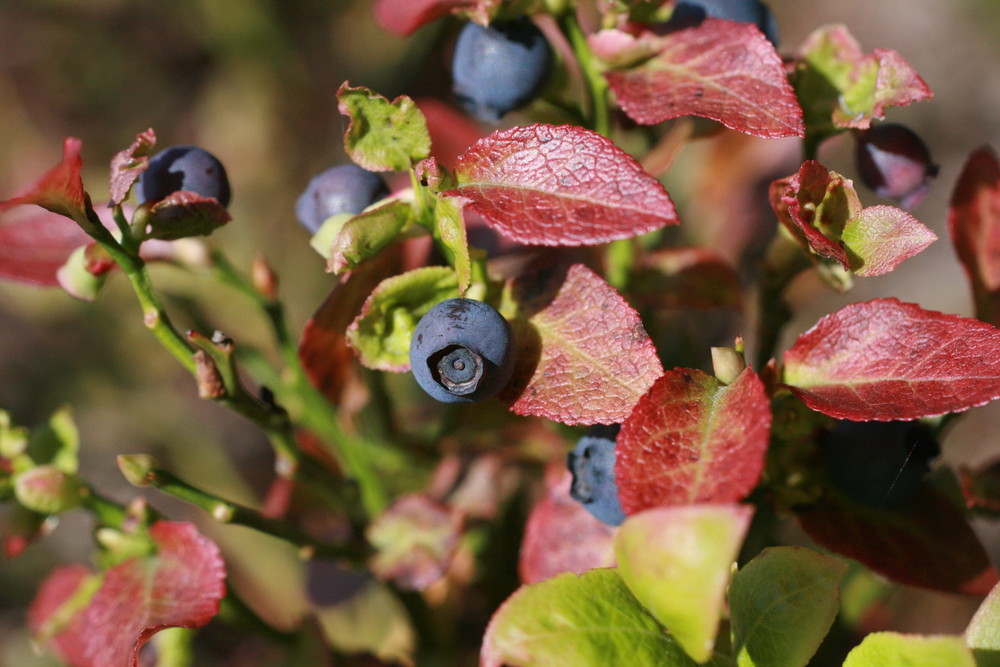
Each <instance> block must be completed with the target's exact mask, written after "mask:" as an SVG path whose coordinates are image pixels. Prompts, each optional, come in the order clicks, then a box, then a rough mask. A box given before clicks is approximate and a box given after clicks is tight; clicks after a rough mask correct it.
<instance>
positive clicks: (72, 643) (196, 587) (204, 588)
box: [29, 521, 226, 667]
mask: <svg viewBox="0 0 1000 667" xmlns="http://www.w3.org/2000/svg"><path fill="white" fill-rule="evenodd" d="M149 534H150V537H151V538H152V541H153V543H154V544H155V545H156V546H157V552H156V554H155V555H152V556H149V557H146V558H132V559H129V560H127V561H125V562H123V563H121V564H119V565H116V566H115V567H113V568H111V569H110V570H108V571H107V572H106V573H105V574H104V579H103V581H102V582H101V585H100V588H99V589H98V590H97V592H96V593H94V595H93V597H91V598H90V601H89V603H87V604H86V606H85V607H82V608H81V609H80V611H79V612H78V613H76V614H74V615H73V616H72V617H71V619H68V623H67V624H66V625H65V627H62V628H59V629H57V632H56V635H55V637H54V638H53V643H54V644H55V646H56V647H57V649H58V650H59V651H60V652H61V653H63V654H64V656H65V657H66V658H67V659H69V660H71V661H72V663H73V664H74V665H81V666H88V667H112V666H114V665H131V666H132V667H135V665H136V664H137V663H138V656H139V649H140V648H142V645H143V644H145V643H146V642H147V641H149V639H150V637H152V636H153V635H154V634H156V633H157V632H159V631H160V630H163V629H165V628H171V627H183V628H196V627H200V626H202V625H205V624H206V623H208V622H209V621H210V620H211V619H212V618H213V617H214V616H215V615H216V614H218V612H219V602H220V601H221V600H222V597H223V596H224V595H225V576H226V573H225V565H224V564H223V562H222V556H221V555H220V553H219V549H218V547H217V546H215V544H213V543H212V542H211V541H210V540H208V539H207V538H205V537H203V536H201V535H199V534H198V532H197V530H196V529H195V527H194V526H193V525H191V524H188V523H174V522H168V521H158V522H156V523H155V524H153V525H152V526H151V527H150V529H149ZM85 574H86V572H81V569H74V570H72V571H65V570H57V571H56V572H55V573H54V574H53V575H52V576H51V577H50V579H49V580H48V581H47V582H46V583H45V584H43V585H42V589H41V591H40V593H39V596H38V597H36V599H35V601H34V603H33V604H32V607H31V610H30V612H29V617H30V618H31V619H32V621H31V626H32V631H33V632H36V633H37V632H38V631H39V630H40V629H42V626H43V625H44V624H45V623H46V622H47V621H48V620H50V619H51V618H52V615H53V614H54V613H55V612H56V611H57V610H58V608H59V607H60V606H61V603H62V602H65V601H66V599H67V598H69V597H70V596H71V595H72V594H73V593H74V592H76V590H77V586H78V585H79V583H80V582H82V580H83V578H84V575H85ZM74 582H75V584H76V585H74Z"/></svg>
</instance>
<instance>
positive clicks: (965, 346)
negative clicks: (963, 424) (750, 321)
mask: <svg viewBox="0 0 1000 667" xmlns="http://www.w3.org/2000/svg"><path fill="white" fill-rule="evenodd" d="M784 382H785V383H786V384H788V385H789V386H790V387H791V389H792V391H793V392H795V394H796V395H797V396H798V397H799V398H801V399H802V401H803V402H804V403H805V404H806V405H808V406H809V407H810V408H812V409H813V410H816V411H818V412H822V413H823V414H825V415H829V416H831V417H836V418H837V419H851V420H853V421H872V420H877V421H892V420H897V419H902V420H906V419H917V418H919V417H931V416H936V415H941V414H945V413H947V412H961V411H962V410H968V409H969V408H971V407H975V406H977V405H983V404H984V403H988V402H989V401H992V400H994V399H996V398H1000V331H998V330H997V329H995V328H993V327H992V326H990V325H988V324H984V323H983V322H980V321H979V320H975V319H972V318H967V317H958V316H957V315H947V314H944V313H938V312H934V311H929V310H924V309H922V308H921V307H920V306H917V305H915V304H912V303H902V302H900V301H899V300H897V299H874V300H872V301H868V302H866V303H856V304H853V305H850V306H847V307H845V308H842V309H841V310H839V311H837V312H836V313H832V314H830V315H827V316H825V317H823V318H822V319H821V320H820V321H819V322H818V323H816V325H815V326H814V327H813V328H812V329H810V330H809V331H807V332H805V333H804V334H802V335H801V336H799V338H798V340H796V341H795V344H794V345H793V346H792V347H791V349H789V350H788V351H787V352H785V356H784Z"/></svg>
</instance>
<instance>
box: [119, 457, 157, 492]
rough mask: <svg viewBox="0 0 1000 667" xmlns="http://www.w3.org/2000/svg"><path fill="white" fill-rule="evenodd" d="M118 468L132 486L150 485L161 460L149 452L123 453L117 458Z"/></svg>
mask: <svg viewBox="0 0 1000 667" xmlns="http://www.w3.org/2000/svg"><path fill="white" fill-rule="evenodd" d="M117 462H118V470H120V471H121V473H122V475H123V476H124V477H125V479H127V480H128V483H129V484H131V485H132V486H139V487H144V486H150V485H151V484H152V483H153V475H154V471H155V470H156V468H157V467H159V462H158V461H157V460H156V459H155V458H153V457H152V456H150V455H149V454H122V455H120V456H119V457H118V459H117Z"/></svg>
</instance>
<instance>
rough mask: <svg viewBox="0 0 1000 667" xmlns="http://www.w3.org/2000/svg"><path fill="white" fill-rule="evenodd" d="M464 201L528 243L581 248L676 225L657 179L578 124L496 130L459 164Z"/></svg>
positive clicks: (457, 191)
mask: <svg viewBox="0 0 1000 667" xmlns="http://www.w3.org/2000/svg"><path fill="white" fill-rule="evenodd" d="M456 175H457V177H458V182H459V185H458V187H457V188H455V189H453V190H449V191H447V192H445V193H444V194H445V195H448V196H453V197H462V198H463V199H465V200H466V202H467V203H466V206H467V207H468V208H469V209H470V210H472V211H474V212H475V213H478V214H479V215H481V216H482V217H483V219H484V220H485V221H486V222H487V223H488V224H489V225H490V226H491V227H493V228H494V229H496V230H497V231H499V232H500V233H501V234H504V235H505V236H508V237H510V238H511V239H513V240H515V241H517V242H519V243H526V244H536V245H550V246H579V245H595V244H599V243H607V242H608V241H615V240H618V239H625V238H631V237H633V236H637V235H639V234H644V233H646V232H650V231H653V230H654V229H659V228H661V227H663V226H665V225H673V224H677V222H678V220H677V213H676V211H675V210H674V204H673V202H672V201H671V199H670V196H669V195H668V194H667V192H666V190H664V189H663V186H662V185H660V183H659V181H657V180H656V179H654V178H653V177H652V176H650V175H649V174H647V173H646V172H645V171H643V169H642V167H641V166H640V165H639V163H637V162H636V161H635V160H634V159H633V158H632V157H631V156H630V155H629V154H628V153H626V152H625V151H623V150H622V149H621V148H619V147H618V146H616V145H615V144H614V143H613V142H612V141H611V140H609V139H607V138H605V137H602V136H601V135H599V134H597V133H596V132H592V131H590V130H587V129H584V128H582V127H578V126H575V125H545V124H541V123H539V124H535V125H529V126H527V127H515V128H511V129H509V130H502V131H498V132H494V133H493V134H491V135H490V136H488V137H486V138H485V139H481V140H480V141H477V142H476V143H475V144H473V145H472V146H471V147H470V148H469V149H468V150H467V151H466V152H465V153H464V154H463V155H462V156H460V157H459V159H458V166H457V168H456Z"/></svg>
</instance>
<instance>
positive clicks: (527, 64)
mask: <svg viewBox="0 0 1000 667" xmlns="http://www.w3.org/2000/svg"><path fill="white" fill-rule="evenodd" d="M551 66H552V49H551V47H549V43H548V42H547V41H546V40H545V35H543V34H542V31H541V30H539V29H538V28H537V27H536V26H535V24H534V23H532V22H531V21H530V20H528V19H527V18H524V17H522V18H519V19H515V20H513V21H506V22H496V23H493V24H491V25H490V26H488V27H485V28H484V27H483V26H481V25H477V24H475V23H468V24H466V25H465V27H464V28H462V32H461V33H460V34H459V36H458V41H457V42H456V43H455V52H454V54H453V56H452V59H451V76H452V90H453V91H454V93H455V97H456V99H457V100H458V102H459V103H460V104H461V105H462V106H463V107H464V108H465V109H466V111H468V112H469V113H470V114H472V115H473V116H475V117H476V118H478V119H479V120H482V121H485V122H489V123H495V122H497V121H499V120H500V117H501V116H503V115H504V114H506V113H507V112H508V111H513V110H514V109H517V108H518V107H522V106H524V105H525V104H527V103H528V102H530V101H531V100H532V99H533V98H534V97H535V95H536V94H537V93H538V91H539V89H541V87H542V84H543V83H544V82H545V78H546V76H548V73H549V69H550V68H551Z"/></svg>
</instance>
